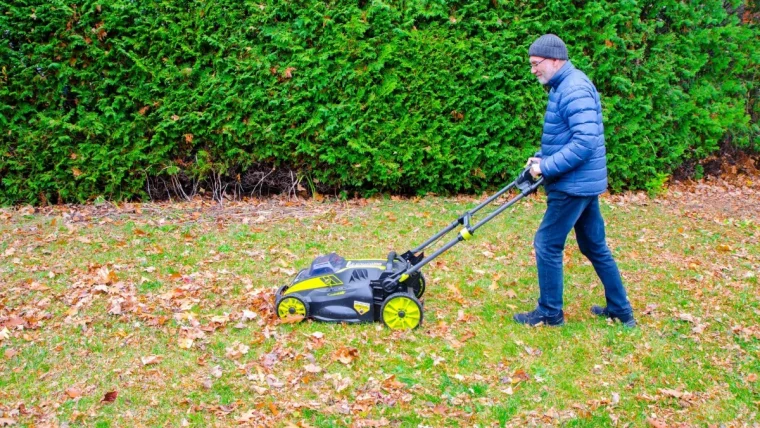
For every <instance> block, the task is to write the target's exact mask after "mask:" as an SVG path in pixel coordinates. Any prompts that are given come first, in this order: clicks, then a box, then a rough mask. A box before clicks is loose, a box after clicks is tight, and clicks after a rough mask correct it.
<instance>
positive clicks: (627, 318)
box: [591, 305, 636, 328]
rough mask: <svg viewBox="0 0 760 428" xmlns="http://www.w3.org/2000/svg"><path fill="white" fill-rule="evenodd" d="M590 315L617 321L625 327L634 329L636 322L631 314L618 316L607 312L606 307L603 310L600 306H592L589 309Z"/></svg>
mask: <svg viewBox="0 0 760 428" xmlns="http://www.w3.org/2000/svg"><path fill="white" fill-rule="evenodd" d="M591 313H592V314H594V315H596V316H598V317H604V318H610V319H613V320H615V319H618V320H620V322H621V323H622V324H623V325H624V326H626V327H630V328H633V327H636V320H635V319H634V318H633V313H632V312H629V313H627V314H620V315H618V314H613V313H612V312H610V311H608V310H607V307H604V308H603V307H601V306H597V305H594V306H592V307H591Z"/></svg>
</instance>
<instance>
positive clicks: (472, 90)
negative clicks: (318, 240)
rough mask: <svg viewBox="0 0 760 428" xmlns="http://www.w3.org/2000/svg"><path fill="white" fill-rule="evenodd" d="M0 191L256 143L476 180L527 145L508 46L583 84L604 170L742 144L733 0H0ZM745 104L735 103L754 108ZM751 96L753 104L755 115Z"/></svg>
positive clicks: (86, 191)
mask: <svg viewBox="0 0 760 428" xmlns="http://www.w3.org/2000/svg"><path fill="white" fill-rule="evenodd" d="M0 10H1V11H2V14H1V15H0V37H2V44H1V45H0V58H2V64H1V66H2V75H1V76H0V82H2V83H1V84H0V111H1V112H2V115H1V116H0V120H1V122H0V125H1V126H0V128H1V129H2V136H1V137H0V154H2V160H0V176H1V178H2V185H1V186H0V203H3V204H14V203H22V202H30V203H46V202H50V203H55V202H81V201H87V200H92V199H93V198H95V197H97V196H102V197H105V198H109V199H130V198H145V197H146V191H147V190H146V182H147V181H148V179H149V178H151V177H167V178H171V177H174V178H175V179H176V178H177V177H180V176H181V177H183V180H184V181H183V183H187V180H189V179H194V180H196V181H199V182H202V181H203V180H208V179H211V178H214V179H215V180H217V181H219V180H220V177H224V178H225V179H228V180H232V181H235V180H238V181H239V180H240V174H241V173H242V172H244V171H246V170H247V169H249V168H252V167H254V166H257V165H258V166H260V165H269V166H276V167H278V168H286V167H287V168H292V169H294V170H296V171H298V173H299V174H300V177H303V178H306V179H307V181H308V182H309V183H312V184H314V183H316V184H317V186H323V187H329V188H333V189H344V190H349V191H353V190H358V191H361V192H364V193H372V192H386V191H388V192H393V193H424V192H461V191H479V190H482V189H485V188H487V187H489V186H493V185H500V184H502V183H503V182H504V181H505V180H508V179H509V178H510V177H511V176H512V174H513V173H514V172H515V170H516V169H517V168H519V167H520V166H521V165H522V163H523V162H524V161H525V159H526V158H527V157H528V156H529V155H530V154H532V153H533V152H534V151H535V149H536V148H537V146H538V141H539V137H540V132H541V123H542V117H543V112H544V109H545V106H546V93H545V90H544V88H543V87H541V85H539V84H538V83H537V82H536V80H535V78H534V77H533V76H532V75H531V74H530V69H529V65H528V58H527V49H528V46H529V45H530V43H531V42H532V41H533V40H534V39H535V38H536V37H538V36H539V35H541V34H543V33H546V32H553V33H556V34H558V35H560V36H561V37H562V38H563V39H564V40H565V41H566V43H567V44H568V47H569V50H570V56H571V59H572V60H573V62H574V64H575V65H576V66H577V67H579V68H581V69H582V70H584V71H586V72H587V74H589V76H590V77H591V78H592V79H593V80H594V82H595V83H596V85H597V87H598V89H599V91H600V92H601V94H602V97H603V98H602V101H603V104H604V114H605V128H606V130H607V142H608V152H609V161H610V182H611V188H612V189H613V190H621V189H624V188H637V189H641V188H649V189H652V188H657V187H658V186H660V185H661V184H662V183H663V181H664V180H665V179H666V177H667V176H668V174H669V173H671V172H672V171H673V170H674V169H675V168H677V167H678V166H679V165H680V164H681V163H683V162H684V161H685V160H687V159H692V160H693V159H695V158H696V159H701V158H704V157H706V156H708V155H709V154H711V153H714V152H715V151H716V149H717V148H718V146H719V144H720V143H721V142H722V141H724V140H726V139H729V140H730V142H731V144H733V145H736V146H739V147H745V148H746V147H756V145H757V144H758V122H757V115H758V112H760V106H758V104H760V103H758V101H757V99H758V95H759V94H758V76H760V68H759V65H758V64H760V29H759V26H758V20H757V11H758V7H757V5H756V4H755V3H753V2H752V1H745V2H741V1H730V2H724V1H715V0H700V1H676V0H649V1H636V0H621V1H578V0H572V1H571V0H557V1H551V2H544V1H517V2H515V1H508V0H489V1H444V0H401V1H387V2H383V1H380V0H359V1H355V0H354V1H323V0H300V1H293V0H290V1H281V0H259V1H249V0H217V1H202V0H188V1H181V2H180V1H171V0H152V1H143V0H111V1H109V2H98V1H79V2H77V3H76V4H74V3H72V0H67V1H63V0H45V1H42V0H36V1H32V0H12V1H10V2H9V1H0ZM753 115H754V116H753ZM753 117H754V119H753Z"/></svg>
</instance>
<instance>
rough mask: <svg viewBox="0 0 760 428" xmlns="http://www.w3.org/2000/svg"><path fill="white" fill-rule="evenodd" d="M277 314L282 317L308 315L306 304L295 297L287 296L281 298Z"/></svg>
mask: <svg viewBox="0 0 760 428" xmlns="http://www.w3.org/2000/svg"><path fill="white" fill-rule="evenodd" d="M277 315H279V316H280V318H286V317H294V316H302V317H305V316H306V305H304V304H303V302H302V301H300V300H299V299H296V298H295V297H286V298H284V299H282V300H280V304H279V305H277Z"/></svg>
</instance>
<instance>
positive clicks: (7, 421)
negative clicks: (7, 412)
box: [0, 418, 16, 427]
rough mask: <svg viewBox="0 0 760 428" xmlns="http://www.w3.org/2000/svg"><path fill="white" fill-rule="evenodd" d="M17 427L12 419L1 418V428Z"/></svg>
mask: <svg viewBox="0 0 760 428" xmlns="http://www.w3.org/2000/svg"><path fill="white" fill-rule="evenodd" d="M11 425H16V420H15V419H11V418H0V427H6V426H11Z"/></svg>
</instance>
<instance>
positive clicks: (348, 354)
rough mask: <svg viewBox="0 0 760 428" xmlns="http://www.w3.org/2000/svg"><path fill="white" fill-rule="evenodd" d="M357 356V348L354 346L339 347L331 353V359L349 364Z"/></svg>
mask: <svg viewBox="0 0 760 428" xmlns="http://www.w3.org/2000/svg"><path fill="white" fill-rule="evenodd" d="M358 356H359V350H358V349H356V348H340V349H338V350H336V351H335V352H334V353H333V356H332V359H333V361H335V360H338V361H340V362H341V363H343V364H346V365H348V364H351V362H352V361H354V360H355V359H356V358H357V357H358Z"/></svg>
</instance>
